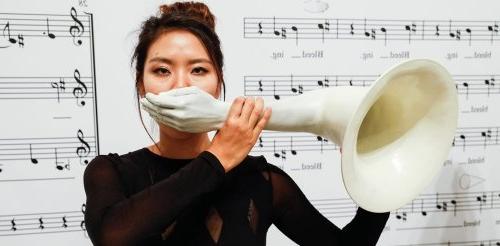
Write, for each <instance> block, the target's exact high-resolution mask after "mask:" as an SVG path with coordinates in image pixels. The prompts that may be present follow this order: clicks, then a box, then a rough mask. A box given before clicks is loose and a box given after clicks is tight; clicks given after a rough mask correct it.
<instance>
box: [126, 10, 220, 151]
mask: <svg viewBox="0 0 500 246" xmlns="http://www.w3.org/2000/svg"><path fill="white" fill-rule="evenodd" d="M172 29H182V30H186V31H189V32H190V33H192V34H193V35H195V36H196V37H197V38H198V39H199V40H200V41H201V43H202V44H203V46H204V47H205V49H206V51H207V52H208V56H209V58H210V60H211V61H212V63H213V64H214V67H215V70H216V73H217V78H218V80H219V81H218V83H220V84H222V89H223V95H224V100H225V97H226V87H225V84H224V77H223V73H222V67H223V65H224V64H223V55H222V51H221V47H220V40H219V37H218V36H217V34H216V33H215V17H214V15H213V14H212V13H211V12H210V9H209V8H208V6H207V5H205V4H204V3H200V2H176V3H172V4H164V5H161V6H160V10H159V14H158V15H157V16H151V17H149V18H148V19H147V20H146V21H144V22H143V23H142V27H141V32H140V34H139V40H138V43H137V46H136V47H135V50H134V54H133V56H132V64H134V62H135V89H136V94H137V100H139V91H140V88H141V87H140V86H141V84H142V83H143V75H144V63H145V61H146V56H147V53H148V49H149V47H150V46H151V44H152V43H153V42H154V41H156V39H157V38H158V37H160V36H161V35H162V34H163V33H164V32H166V31H168V30H172ZM219 88H220V87H219ZM219 93H220V91H219ZM137 105H138V107H139V102H138V104H137ZM139 115H141V111H140V109H139ZM141 122H142V115H141ZM142 125H143V126H144V122H142ZM144 128H146V127H145V126H144ZM146 132H147V130H146ZM148 135H149V133H148ZM149 137H150V138H151V139H153V138H152V137H151V135H150V136H149ZM153 142H154V141H153ZM155 144H156V143H155ZM157 147H158V146H157ZM158 149H159V148H158Z"/></svg>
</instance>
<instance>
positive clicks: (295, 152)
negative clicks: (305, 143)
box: [290, 136, 297, 155]
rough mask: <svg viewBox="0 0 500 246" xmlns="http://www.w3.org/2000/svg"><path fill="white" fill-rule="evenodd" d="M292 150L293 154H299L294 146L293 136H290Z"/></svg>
mask: <svg viewBox="0 0 500 246" xmlns="http://www.w3.org/2000/svg"><path fill="white" fill-rule="evenodd" d="M290 152H291V153H292V155H297V151H296V150H295V149H294V148H293V137H292V136H290Z"/></svg>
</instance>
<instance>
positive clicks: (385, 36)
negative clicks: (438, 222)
mask: <svg viewBox="0 0 500 246" xmlns="http://www.w3.org/2000/svg"><path fill="white" fill-rule="evenodd" d="M380 31H381V32H382V33H384V45H386V46H387V29H385V27H381V28H380Z"/></svg>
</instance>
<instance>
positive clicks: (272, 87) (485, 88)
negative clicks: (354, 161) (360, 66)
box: [244, 74, 500, 100]
mask: <svg viewBox="0 0 500 246" xmlns="http://www.w3.org/2000/svg"><path fill="white" fill-rule="evenodd" d="M378 77H379V75H255V76H253V75H251V76H244V85H245V87H244V89H245V95H247V96H262V97H271V96H272V97H274V98H276V99H277V100H278V99H280V98H282V97H287V96H294V95H297V89H296V87H295V86H294V85H299V86H300V89H301V90H300V92H305V91H310V90H316V89H322V88H326V87H330V86H363V87H364V86H370V85H371V83H372V82H374V81H375V80H377V78H378ZM499 77H500V75H499V74H493V75H486V74H485V75H453V79H454V80H455V87H456V89H457V93H458V94H459V95H465V97H466V99H469V96H470V95H481V96H486V97H490V96H492V95H495V96H497V95H500V84H498V83H496V80H497V78H499ZM299 94H300V93H299Z"/></svg>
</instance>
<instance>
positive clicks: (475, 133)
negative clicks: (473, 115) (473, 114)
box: [452, 126, 500, 151]
mask: <svg viewBox="0 0 500 246" xmlns="http://www.w3.org/2000/svg"><path fill="white" fill-rule="evenodd" d="M499 132H500V126H494V127H462V128H457V133H456V134H455V137H454V138H453V143H452V145H453V146H454V147H462V150H463V151H465V150H466V149H467V147H478V146H479V147H483V148H486V147H487V146H497V145H499V144H500V142H499V138H500V134H499Z"/></svg>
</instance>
